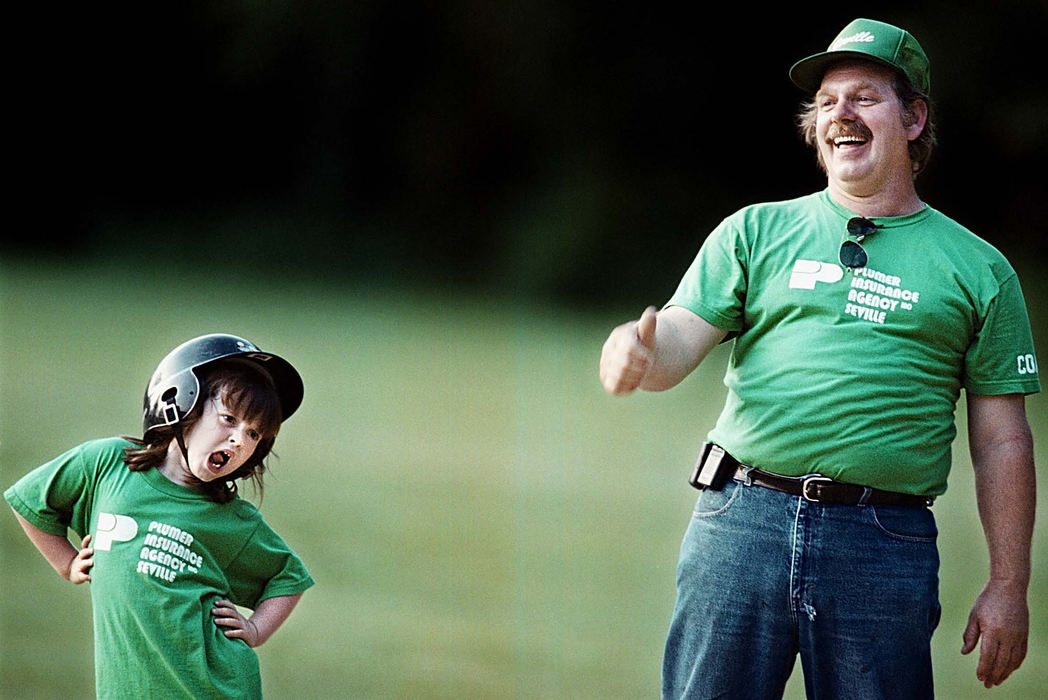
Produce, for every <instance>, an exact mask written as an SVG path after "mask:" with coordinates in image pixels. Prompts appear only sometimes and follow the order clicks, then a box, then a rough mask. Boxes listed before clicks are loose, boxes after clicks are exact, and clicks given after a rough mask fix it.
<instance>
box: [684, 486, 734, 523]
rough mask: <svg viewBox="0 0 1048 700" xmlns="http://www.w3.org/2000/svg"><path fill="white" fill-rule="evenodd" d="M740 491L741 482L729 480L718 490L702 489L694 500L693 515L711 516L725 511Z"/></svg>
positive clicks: (700, 516)
mask: <svg viewBox="0 0 1048 700" xmlns="http://www.w3.org/2000/svg"><path fill="white" fill-rule="evenodd" d="M740 491H742V488H741V484H739V482H737V481H730V480H729V481H728V483H726V484H725V485H724V487H723V488H721V489H720V490H718V491H714V490H713V489H703V490H702V492H701V493H700V494H699V498H698V500H697V501H696V502H695V512H694V513H693V515H694V517H696V518H711V517H714V516H716V515H721V514H723V513H725V512H727V510H728V509H729V508H730V507H731V504H732V503H734V502H735V499H736V498H738V494H739V492H740Z"/></svg>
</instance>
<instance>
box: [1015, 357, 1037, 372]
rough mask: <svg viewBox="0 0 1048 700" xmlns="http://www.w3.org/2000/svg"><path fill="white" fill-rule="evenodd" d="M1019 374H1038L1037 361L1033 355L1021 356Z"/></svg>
mask: <svg viewBox="0 0 1048 700" xmlns="http://www.w3.org/2000/svg"><path fill="white" fill-rule="evenodd" d="M1018 359H1019V374H1037V360H1036V358H1034V356H1033V355H1019V358H1018Z"/></svg>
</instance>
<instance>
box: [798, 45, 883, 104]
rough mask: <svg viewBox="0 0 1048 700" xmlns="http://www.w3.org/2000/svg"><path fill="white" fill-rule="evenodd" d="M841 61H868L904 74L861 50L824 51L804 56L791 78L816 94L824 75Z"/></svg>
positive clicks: (803, 88) (800, 86)
mask: <svg viewBox="0 0 1048 700" xmlns="http://www.w3.org/2000/svg"><path fill="white" fill-rule="evenodd" d="M841 61H867V62H869V63H876V64H878V65H881V66H885V67H887V68H890V69H892V70H893V71H895V72H896V73H899V74H902V71H900V70H899V69H898V68H897V67H896V66H894V65H892V64H891V63H889V62H888V61H885V60H884V59H881V58H877V57H876V56H871V55H870V54H868V53H861V52H859V51H824V52H822V53H817V54H815V55H814V56H808V57H807V58H802V59H801V60H799V61H797V62H796V63H794V64H793V67H791V68H790V80H792V81H793V84H794V85H796V86H797V87H799V88H800V89H801V90H804V91H805V92H807V93H810V94H815V93H816V92H818V90H819V87H820V86H821V85H822V76H824V75H825V74H826V71H828V70H829V69H830V68H831V67H832V66H833V65H834V64H835V63H840V62H841Z"/></svg>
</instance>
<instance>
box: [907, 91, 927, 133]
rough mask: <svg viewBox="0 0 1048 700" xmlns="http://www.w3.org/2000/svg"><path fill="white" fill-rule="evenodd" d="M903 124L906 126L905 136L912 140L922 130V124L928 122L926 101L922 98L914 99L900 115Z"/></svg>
mask: <svg viewBox="0 0 1048 700" xmlns="http://www.w3.org/2000/svg"><path fill="white" fill-rule="evenodd" d="M902 123H903V126H905V127H906V130H907V131H906V138H907V139H909V140H910V141H913V140H914V139H915V138H917V137H918V136H920V135H921V132H922V131H924V125H925V124H926V123H928V103H926V102H925V101H924V100H914V101H913V102H911V103H910V106H909V109H907V110H906V112H905V113H904V114H903V116H902Z"/></svg>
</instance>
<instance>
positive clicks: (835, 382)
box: [667, 190, 1040, 495]
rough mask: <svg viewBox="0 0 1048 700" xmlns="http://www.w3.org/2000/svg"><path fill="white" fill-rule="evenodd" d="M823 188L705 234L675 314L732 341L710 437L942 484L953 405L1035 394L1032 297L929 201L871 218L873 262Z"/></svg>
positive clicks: (789, 468) (758, 456) (772, 464)
mask: <svg viewBox="0 0 1048 700" xmlns="http://www.w3.org/2000/svg"><path fill="white" fill-rule="evenodd" d="M854 216H856V215H855V214H853V213H852V212H849V211H848V210H846V209H844V208H843V207H841V206H839V205H838V204H836V203H835V202H833V201H832V200H831V199H830V197H829V193H828V191H825V190H824V191H822V192H819V193H816V194H812V195H809V196H806V197H801V198H799V199H794V200H790V201H786V202H775V203H767V204H759V205H754V206H751V207H747V208H745V209H742V210H740V211H739V212H736V213H735V214H734V215H732V216H730V217H728V218H727V219H725V220H724V221H723V222H722V223H721V224H720V226H718V227H717V229H715V230H714V232H713V233H712V234H711V235H710V236H709V238H708V239H707V240H706V241H705V243H704V244H703V246H702V248H701V249H700V251H699V253H698V255H697V256H696V258H695V260H694V261H693V262H692V264H691V267H690V268H689V269H688V271H687V273H686V274H685V275H684V278H683V279H682V280H681V282H680V285H679V286H678V288H677V290H676V292H675V293H674V294H673V296H672V298H671V299H670V300H669V302H668V303H667V306H670V305H675V306H682V307H685V308H687V309H690V310H691V311H693V312H695V313H696V314H698V315H699V316H701V317H702V318H704V319H706V320H707V321H709V322H710V323H712V324H713V325H715V326H717V327H719V328H724V329H727V330H728V331H730V332H731V333H732V334H733V335H734V336H735V338H734V347H733V349H732V354H731V359H730V362H729V366H728V370H727V374H726V376H725V380H724V381H725V384H726V385H727V387H728V397H727V401H726V404H725V406H724V410H723V412H722V413H721V415H720V418H719V419H718V421H717V424H716V426H715V427H714V428H713V430H712V431H711V432H710V434H709V439H710V440H711V441H712V442H715V443H717V444H719V445H721V446H722V447H724V448H725V449H726V450H727V451H728V452H729V453H731V454H732V455H733V456H734V457H735V458H736V459H738V460H739V461H741V462H743V463H746V464H751V465H754V466H757V467H760V468H762V469H766V470H767V471H771V472H774V473H777V474H784V475H788V476H800V475H803V474H813V473H819V474H823V475H825V476H829V477H832V478H835V479H839V480H840V481H845V482H849V483H856V484H862V485H865V486H871V487H875V488H882V489H888V490H892V491H900V492H905V493H915V494H922V495H938V494H941V493H943V492H944V491H945V490H946V479H947V475H948V473H949V469H950V461H951V455H950V446H951V443H952V442H953V438H954V437H955V435H956V428H955V422H954V418H955V417H954V411H955V407H956V403H957V400H958V398H959V395H960V390H961V388H964V389H965V390H966V391H968V392H970V393H972V394H1009V393H1033V392H1036V391H1039V390H1040V383H1039V379H1038V373H1037V362H1036V358H1035V355H1034V347H1033V339H1032V333H1031V331H1030V323H1029V319H1028V317H1027V313H1026V307H1025V302H1024V300H1023V296H1022V292H1021V290H1020V287H1019V281H1018V279H1017V278H1016V275H1015V272H1014V270H1013V269H1012V267H1011V266H1010V265H1009V264H1008V262H1007V260H1005V258H1004V257H1003V256H1002V255H1001V254H1000V252H998V251H997V250H996V249H995V248H994V247H993V246H991V245H990V244H988V243H987V242H985V241H983V240H982V239H980V238H978V237H977V236H975V235H974V234H973V233H971V232H970V231H968V230H967V229H965V228H964V227H962V226H961V225H959V224H958V223H956V222H954V221H952V220H951V219H949V218H948V217H946V216H944V215H943V214H941V213H940V212H938V211H936V210H935V209H933V208H931V207H927V206H926V207H924V208H923V209H922V210H920V211H919V212H917V213H915V214H911V215H908V216H899V217H882V218H878V217H875V218H873V219H872V220H873V221H874V222H875V223H877V224H878V225H879V226H881V227H882V228H880V229H879V230H877V232H876V233H875V234H873V235H871V236H868V237H867V238H866V239H865V240H863V241H862V246H863V248H865V250H866V252H867V253H868V255H869V262H868V264H867V266H866V267H865V268H862V269H858V270H854V271H852V270H848V269H846V268H844V267H843V266H841V265H840V263H839V262H838V252H839V250H840V246H841V243H842V241H843V240H844V239H845V237H846V235H847V231H846V227H847V222H848V220H849V219H850V218H852V217H854Z"/></svg>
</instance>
